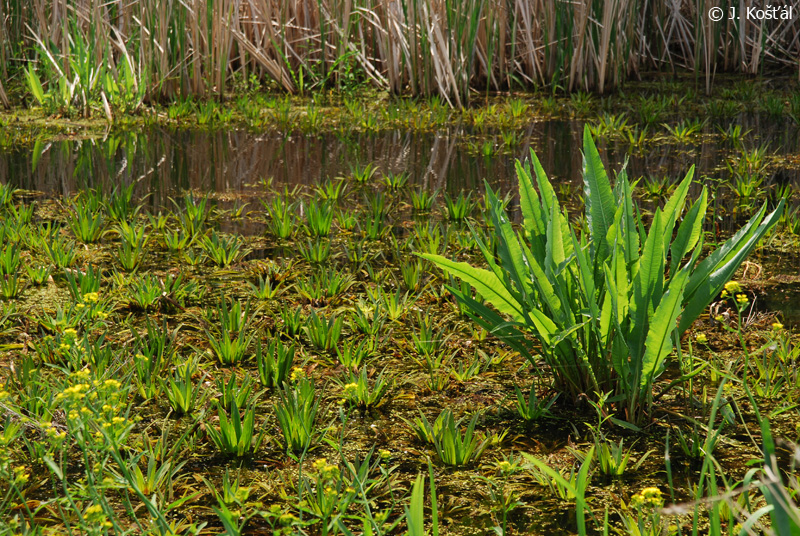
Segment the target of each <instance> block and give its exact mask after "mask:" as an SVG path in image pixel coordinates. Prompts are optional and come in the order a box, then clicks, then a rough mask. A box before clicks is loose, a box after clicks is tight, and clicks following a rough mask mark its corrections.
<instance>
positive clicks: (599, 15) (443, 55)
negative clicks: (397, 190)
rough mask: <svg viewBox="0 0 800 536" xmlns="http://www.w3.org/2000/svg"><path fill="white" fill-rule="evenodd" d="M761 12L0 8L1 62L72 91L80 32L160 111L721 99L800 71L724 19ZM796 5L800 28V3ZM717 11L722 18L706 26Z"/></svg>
mask: <svg viewBox="0 0 800 536" xmlns="http://www.w3.org/2000/svg"><path fill="white" fill-rule="evenodd" d="M752 2H753V0H742V1H740V0H169V1H168V0H30V1H27V0H0V24H1V25H2V28H0V30H2V32H3V37H2V40H0V58H8V57H14V58H15V59H18V60H20V61H19V63H20V64H22V67H23V68H24V67H25V66H26V62H27V61H28V60H37V59H38V60H39V61H40V62H44V63H46V62H48V61H51V60H48V59H47V58H46V57H45V55H43V52H42V50H41V49H42V48H45V47H46V48H47V49H48V51H49V52H50V54H51V55H52V57H53V60H55V62H57V67H58V69H54V68H51V72H52V71H61V74H63V76H66V77H68V78H69V79H71V77H72V73H71V66H70V64H69V61H68V56H69V55H70V54H71V53H73V52H72V47H73V45H74V41H75V36H74V35H72V34H74V33H76V32H78V33H80V34H82V36H83V40H84V41H87V42H90V43H91V46H92V48H93V51H94V54H95V56H96V59H97V62H98V64H100V63H104V64H105V65H106V67H107V69H108V70H109V71H110V72H111V73H113V74H114V75H115V76H116V75H118V67H119V64H120V61H127V62H128V63H129V65H131V66H132V67H133V69H132V71H133V72H135V73H136V75H137V83H139V84H145V85H146V86H147V87H148V95H147V98H148V99H150V100H158V99H160V100H163V99H173V98H176V97H177V96H192V95H198V96H208V95H210V94H211V93H214V94H216V95H217V96H222V95H223V94H224V93H225V91H226V89H227V88H228V87H229V86H230V84H231V83H232V82H233V81H234V79H235V78H238V77H241V78H243V79H246V78H247V77H248V76H250V75H255V76H256V77H257V78H259V79H261V80H262V81H264V80H270V81H272V82H274V83H275V84H277V86H278V87H280V88H281V89H282V90H284V91H286V92H289V93H297V92H301V91H306V90H314V89H318V88H321V87H340V88H341V87H345V86H347V85H348V84H353V83H360V82H364V81H366V82H368V83H370V84H372V85H374V86H376V87H379V88H381V89H386V90H388V91H390V92H392V93H395V94H400V93H408V94H411V95H433V94H439V95H441V96H442V97H443V98H444V99H446V100H447V101H448V102H449V103H451V104H452V105H453V106H463V105H466V103H467V102H468V100H469V98H470V91H474V90H486V91H489V90H504V89H509V88H514V87H535V86H543V85H550V86H552V87H561V88H564V89H565V90H577V89H581V90H596V91H599V92H605V91H607V90H609V89H612V88H614V87H616V86H617V85H619V84H620V83H621V82H622V81H623V80H625V78H626V77H629V76H632V75H634V76H635V75H637V74H638V72H639V71H640V70H642V69H659V70H660V69H665V68H666V69H670V70H676V69H689V70H694V71H695V72H696V73H697V74H698V75H702V76H704V77H705V82H706V89H707V90H710V87H711V84H712V81H713V75H714V73H715V72H717V71H736V72H743V73H751V74H752V73H758V72H761V71H762V70H763V69H764V68H766V67H770V68H772V67H782V68H787V67H789V68H794V66H796V65H797V64H798V60H797V58H798V57H800V28H798V26H797V24H796V23H795V21H792V20H789V21H782V20H777V21H753V20H746V19H742V20H733V19H729V18H728V16H727V14H728V10H729V9H730V8H731V7H736V9H737V10H741V9H746V8H747V7H748V6H750V5H751V4H752ZM785 5H787V6H789V5H791V6H792V7H793V8H794V11H795V13H796V14H797V16H800V0H787V1H786V2H785ZM710 7H721V8H722V9H723V10H724V12H725V14H726V16H725V18H724V19H723V20H721V21H719V22H713V21H711V20H710V19H709V17H708V9H709V8H710ZM795 20H796V17H795ZM90 36H91V37H92V38H91V39H90ZM20 43H21V44H20ZM6 63H7V62H3V64H4V65H3V72H2V73H0V74H2V76H3V78H4V80H5V79H7V78H9V77H10V76H13V75H14V73H8V72H5V71H7V69H6V68H5V65H6ZM17 68H18V70H19V66H18V67H17ZM50 82H52V80H50Z"/></svg>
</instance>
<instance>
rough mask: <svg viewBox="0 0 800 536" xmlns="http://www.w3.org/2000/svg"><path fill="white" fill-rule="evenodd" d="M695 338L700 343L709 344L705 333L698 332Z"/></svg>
mask: <svg viewBox="0 0 800 536" xmlns="http://www.w3.org/2000/svg"><path fill="white" fill-rule="evenodd" d="M695 340H696V341H697V343H698V344H708V337H706V334H705V333H698V334H697V337H695Z"/></svg>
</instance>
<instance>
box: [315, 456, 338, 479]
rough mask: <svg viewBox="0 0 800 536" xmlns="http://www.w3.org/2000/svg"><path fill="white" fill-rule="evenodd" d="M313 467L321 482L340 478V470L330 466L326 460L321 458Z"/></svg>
mask: <svg viewBox="0 0 800 536" xmlns="http://www.w3.org/2000/svg"><path fill="white" fill-rule="evenodd" d="M311 466H312V467H313V468H314V471H315V472H316V473H317V475H318V476H319V478H320V479H321V480H336V479H337V478H339V468H338V467H337V466H335V465H331V464H329V463H328V460H327V459H326V458H319V459H318V460H316V461H315V462H314V463H313V464H312V465H311Z"/></svg>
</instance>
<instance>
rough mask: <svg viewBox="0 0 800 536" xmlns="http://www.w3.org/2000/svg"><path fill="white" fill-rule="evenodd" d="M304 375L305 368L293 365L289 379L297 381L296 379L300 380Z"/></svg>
mask: <svg viewBox="0 0 800 536" xmlns="http://www.w3.org/2000/svg"><path fill="white" fill-rule="evenodd" d="M305 377H306V371H305V370H303V369H302V368H300V367H294V368H293V369H292V375H291V376H290V379H291V380H292V381H293V382H296V381H298V380H302V379H303V378H305Z"/></svg>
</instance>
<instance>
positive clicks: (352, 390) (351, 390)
mask: <svg viewBox="0 0 800 536" xmlns="http://www.w3.org/2000/svg"><path fill="white" fill-rule="evenodd" d="M356 391H358V384H357V383H355V382H353V383H348V384H347V385H345V386H344V397H345V398H347V399H350V398H352V397H353V395H354V394H356Z"/></svg>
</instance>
